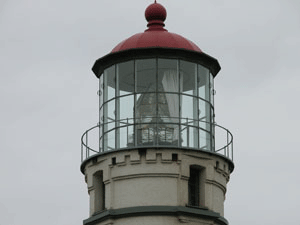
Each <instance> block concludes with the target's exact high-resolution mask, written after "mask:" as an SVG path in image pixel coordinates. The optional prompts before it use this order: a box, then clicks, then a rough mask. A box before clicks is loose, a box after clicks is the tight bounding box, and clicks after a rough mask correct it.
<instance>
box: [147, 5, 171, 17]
mask: <svg viewBox="0 0 300 225" xmlns="http://www.w3.org/2000/svg"><path fill="white" fill-rule="evenodd" d="M145 17H146V20H147V21H148V22H149V21H152V20H160V21H162V22H164V21H165V20H166V17H167V10H166V9H165V7H163V6H162V5H161V4H159V3H153V4H151V5H149V6H148V7H147V9H146V11H145Z"/></svg>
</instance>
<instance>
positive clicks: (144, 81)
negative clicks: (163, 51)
mask: <svg viewBox="0 0 300 225" xmlns="http://www.w3.org/2000/svg"><path fill="white" fill-rule="evenodd" d="M136 79H137V92H155V91H156V60H155V59H144V60H136Z"/></svg>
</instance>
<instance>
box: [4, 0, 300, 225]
mask: <svg viewBox="0 0 300 225" xmlns="http://www.w3.org/2000/svg"><path fill="white" fill-rule="evenodd" d="M152 2H153V1H152V0H143V1H141V0H126V1H124V0H90V1H82V0H80V1H79V0H51V1H50V0H9V1H8V0H0V79H1V80H0V84H1V89H0V103H1V117H0V127H1V129H0V140H1V142H0V143H1V157H0V177H1V183H0V224H10V225H33V224H41V223H42V224H44V225H54V224H62V225H67V224H77V225H80V224H82V220H83V219H86V218H87V217H88V208H89V205H88V194H87V188H86V184H85V182H84V177H83V175H82V174H81V172H80V171H79V167H80V137H81V134H82V133H83V132H84V131H85V130H86V129H88V128H90V127H92V126H94V125H96V123H97V118H98V112H97V108H98V105H97V104H98V102H97V95H96V92H97V88H98V87H97V79H96V77H94V75H93V74H92V72H91V70H90V69H91V67H92V65H93V63H94V61H95V60H96V59H97V58H100V57H102V56H104V55H105V54H107V53H109V52H110V50H111V49H112V48H113V47H114V46H116V45H117V44H118V43H119V42H121V41H122V40H123V39H125V38H128V37H129V36H131V35H133V34H135V33H138V32H142V31H144V30H145V29H146V21H145V19H144V10H145V8H146V7H147V6H148V5H149V4H150V3H152ZM159 2H160V3H162V4H163V5H164V6H165V7H166V8H167V11H168V17H167V20H166V28H167V29H168V30H169V31H170V32H174V33H178V34H180V35H182V36H184V37H186V38H188V39H190V40H192V41H193V42H194V43H196V44H197V45H198V46H199V47H200V48H201V49H202V50H203V51H204V52H206V53H208V54H210V55H212V56H214V57H215V58H217V59H218V60H219V62H220V64H221V66H222V70H221V72H220V73H219V75H218V76H217V78H216V79H215V88H216V91H217V95H216V96H215V107H216V121H217V123H219V124H221V125H224V126H225V127H227V128H228V129H229V130H230V131H231V132H232V133H233V134H234V153H235V166H236V168H235V171H234V172H233V174H232V176H231V180H230V182H229V185H228V191H227V194H226V202H225V217H226V218H227V219H228V220H229V222H230V225H239V224H243V225H253V224H263V225H274V224H288V223H292V224H300V219H299V216H298V211H299V209H300V192H299V186H300V176H299V163H298V159H299V158H300V152H299V146H300V138H299V133H300V132H299V128H300V123H299V122H300V121H299V115H300V106H299V97H300V90H299V83H300V67H299V58H300V13H299V12H300V1H298V0H252V1H240V0H230V1H221V0H214V1H205V0H186V1H182V0H181V1H179V0H172V1H170V0H169V1H167V0H159Z"/></svg>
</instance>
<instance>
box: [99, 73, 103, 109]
mask: <svg viewBox="0 0 300 225" xmlns="http://www.w3.org/2000/svg"><path fill="white" fill-rule="evenodd" d="M102 104H103V74H101V77H100V78H99V106H100V107H101V106H102Z"/></svg>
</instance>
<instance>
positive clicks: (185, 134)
mask: <svg viewBox="0 0 300 225" xmlns="http://www.w3.org/2000/svg"><path fill="white" fill-rule="evenodd" d="M180 134H181V146H182V147H188V146H189V143H188V142H189V138H188V126H184V125H181V131H180Z"/></svg>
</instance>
